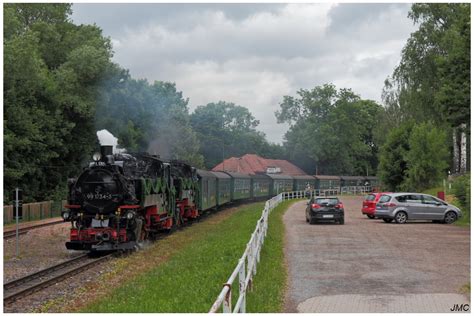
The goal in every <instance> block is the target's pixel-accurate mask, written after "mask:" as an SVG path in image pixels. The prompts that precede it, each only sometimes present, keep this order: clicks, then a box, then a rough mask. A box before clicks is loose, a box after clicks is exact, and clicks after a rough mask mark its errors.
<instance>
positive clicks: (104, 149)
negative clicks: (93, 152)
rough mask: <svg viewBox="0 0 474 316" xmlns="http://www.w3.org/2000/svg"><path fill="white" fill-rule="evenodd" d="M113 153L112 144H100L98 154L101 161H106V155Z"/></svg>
mask: <svg viewBox="0 0 474 316" xmlns="http://www.w3.org/2000/svg"><path fill="white" fill-rule="evenodd" d="M110 155H113V146H109V145H106V146H100V156H101V157H102V159H101V160H102V161H107V156H110Z"/></svg>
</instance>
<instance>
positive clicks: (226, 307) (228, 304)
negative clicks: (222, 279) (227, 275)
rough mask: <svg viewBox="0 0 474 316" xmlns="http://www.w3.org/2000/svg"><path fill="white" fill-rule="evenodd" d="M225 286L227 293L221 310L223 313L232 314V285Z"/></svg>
mask: <svg viewBox="0 0 474 316" xmlns="http://www.w3.org/2000/svg"><path fill="white" fill-rule="evenodd" d="M226 286H227V287H228V288H229V291H228V292H227V294H226V296H225V299H224V304H223V306H222V309H223V312H224V313H232V285H231V284H226Z"/></svg>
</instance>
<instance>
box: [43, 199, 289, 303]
mask: <svg viewBox="0 0 474 316" xmlns="http://www.w3.org/2000/svg"><path fill="white" fill-rule="evenodd" d="M289 203H290V202H285V203H284V205H281V206H279V207H278V208H277V209H275V210H274V211H273V213H272V214H275V215H274V216H271V217H270V221H271V222H270V226H269V234H268V237H267V239H266V241H265V246H264V248H263V250H262V257H261V258H262V259H261V262H260V267H259V272H258V273H257V276H256V279H255V282H254V289H253V293H255V294H251V295H250V296H249V297H248V300H247V302H248V306H250V305H251V304H252V305H253V306H255V307H256V309H253V308H249V309H248V311H273V312H278V311H281V308H282V304H283V291H284V284H285V280H286V272H285V271H286V270H285V267H284V263H283V259H282V258H283V253H282V251H283V250H282V248H283V247H282V246H281V245H282V243H283V230H284V226H283V223H282V219H281V217H282V216H281V214H283V211H284V210H285V209H286V207H287V206H288V205H289ZM262 209H263V203H255V204H250V205H246V206H242V207H239V208H229V209H227V210H222V211H220V212H217V213H214V214H212V215H210V216H209V217H208V218H207V219H206V220H204V221H202V222H201V223H198V224H196V225H191V226H188V227H186V228H185V229H182V230H180V231H178V232H176V233H174V234H171V235H170V236H166V237H165V238H163V239H161V240H159V241H158V242H157V243H153V244H151V245H150V246H149V247H148V249H145V250H144V251H141V252H138V253H134V254H132V255H131V256H128V257H125V258H119V259H116V260H114V261H112V262H111V263H110V265H111V266H110V268H109V269H108V272H107V273H105V274H104V275H102V276H101V277H100V278H98V279H97V280H96V281H94V282H91V283H89V284H88V285H87V286H86V287H84V288H82V289H80V290H78V291H76V292H75V293H74V294H73V295H70V296H68V297H65V298H62V299H58V300H53V301H49V302H47V303H46V304H44V305H43V307H42V308H41V309H37V310H36V311H42V312H77V311H86V312H207V311H208V309H209V307H210V305H211V304H212V302H213V301H214V300H215V298H216V297H217V294H218V293H219V291H220V290H221V285H222V282H224V281H225V280H226V279H227V278H228V276H229V274H230V272H232V270H233V268H234V266H235V264H236V263H237V260H238V258H239V257H240V256H241V254H242V252H243V250H244V248H245V245H246V243H247V242H248V240H249V238H250V235H251V232H252V231H253V230H254V229H255V224H256V221H257V219H258V218H259V217H260V215H261V211H262ZM278 214H279V215H278ZM278 222H279V224H278ZM237 292H238V291H234V293H237ZM258 293H260V294H258ZM234 302H235V300H234Z"/></svg>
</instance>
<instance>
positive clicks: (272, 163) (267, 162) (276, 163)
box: [212, 154, 306, 176]
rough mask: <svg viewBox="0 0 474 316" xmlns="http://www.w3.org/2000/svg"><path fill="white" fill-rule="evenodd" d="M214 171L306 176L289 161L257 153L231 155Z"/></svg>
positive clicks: (213, 169)
mask: <svg viewBox="0 0 474 316" xmlns="http://www.w3.org/2000/svg"><path fill="white" fill-rule="evenodd" d="M212 171H230V172H239V173H245V174H265V173H272V174H285V175H289V176H304V175H306V173H305V172H304V171H303V170H301V169H300V168H298V167H297V166H295V165H294V164H292V163H291V162H289V161H286V160H281V159H265V158H262V157H260V156H258V155H255V154H245V155H243V156H242V157H240V158H237V157H231V158H229V159H226V160H224V161H223V162H221V163H220V164H218V165H217V166H215V167H214V168H212Z"/></svg>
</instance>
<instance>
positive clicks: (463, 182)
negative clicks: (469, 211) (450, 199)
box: [452, 174, 471, 208]
mask: <svg viewBox="0 0 474 316" xmlns="http://www.w3.org/2000/svg"><path fill="white" fill-rule="evenodd" d="M452 191H453V193H454V196H456V198H457V199H458V200H459V202H461V205H462V206H463V207H465V208H470V206H471V205H470V204H471V175H470V174H465V175H463V176H460V177H457V178H455V179H454V182H453V186H452Z"/></svg>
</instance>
